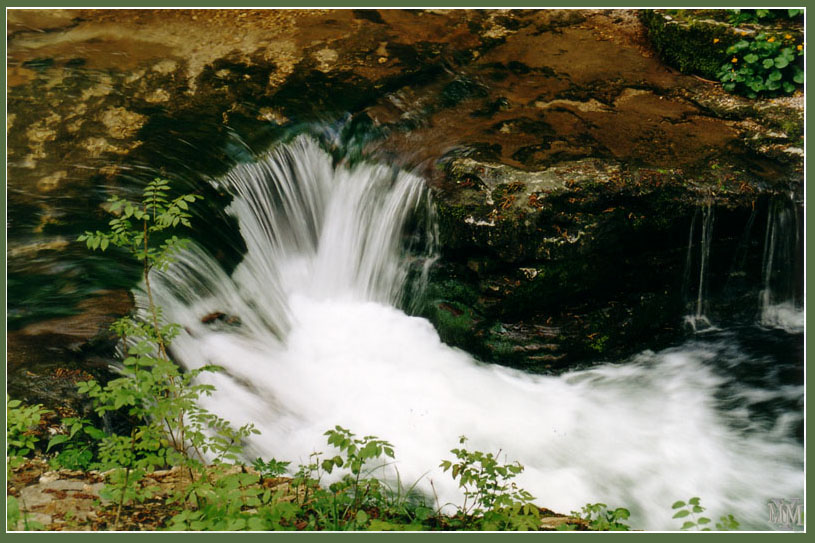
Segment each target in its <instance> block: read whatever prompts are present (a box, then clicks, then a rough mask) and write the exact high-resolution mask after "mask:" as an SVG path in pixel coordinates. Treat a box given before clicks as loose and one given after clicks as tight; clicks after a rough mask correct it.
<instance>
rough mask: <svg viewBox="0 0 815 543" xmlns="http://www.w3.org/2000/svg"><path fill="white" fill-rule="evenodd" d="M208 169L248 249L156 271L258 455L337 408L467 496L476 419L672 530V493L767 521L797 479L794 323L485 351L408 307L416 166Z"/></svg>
mask: <svg viewBox="0 0 815 543" xmlns="http://www.w3.org/2000/svg"><path fill="white" fill-rule="evenodd" d="M217 184H218V185H219V187H221V188H222V189H224V190H226V191H228V192H229V193H231V194H232V195H233V196H234V198H233V201H232V203H231V205H230V206H229V208H228V210H227V211H228V213H229V214H230V215H232V216H233V217H234V218H235V219H236V221H237V224H238V225H239V228H240V235H241V236H242V237H243V239H244V241H245V244H246V249H247V250H246V253H245V256H244V258H243V260H242V261H241V263H240V264H239V265H238V266H237V268H236V269H234V271H232V272H231V273H227V271H225V270H224V269H223V267H222V266H221V264H220V263H219V261H218V260H217V259H215V258H214V257H213V256H211V255H209V254H208V253H207V252H206V251H204V250H203V249H201V248H200V247H193V248H192V249H191V250H189V251H188V252H187V253H185V254H184V255H182V257H181V258H180V260H179V261H178V262H177V263H176V264H175V265H173V266H172V267H171V268H170V269H169V270H167V271H166V272H164V273H158V272H157V273H156V277H155V280H154V281H153V282H154V284H155V291H156V296H157V303H158V304H159V305H161V306H162V307H163V308H164V310H165V317H166V319H167V320H168V321H174V322H179V323H181V324H182V325H183V326H184V332H182V334H181V335H180V337H179V338H177V339H176V340H175V342H174V344H173V346H172V349H173V354H174V356H175V358H176V359H177V360H178V361H179V362H180V363H182V364H183V365H184V366H186V367H188V368H192V367H197V366H200V365H202V364H205V363H215V364H219V365H221V366H223V367H224V368H225V371H224V372H222V373H219V374H213V375H211V376H208V377H207V379H209V380H210V382H212V384H214V385H215V386H216V387H217V391H216V393H215V394H214V395H213V396H212V397H210V398H208V399H207V400H206V402H205V403H206V406H207V407H208V408H210V409H212V410H213V411H216V412H217V413H219V414H220V415H222V416H224V417H226V418H228V419H229V420H231V421H232V422H233V423H234V424H236V425H240V424H243V423H245V422H253V423H255V425H256V426H257V428H258V429H259V430H260V431H261V434H260V435H259V436H255V437H253V438H251V440H250V441H249V442H248V444H247V451H248V452H247V457H248V458H249V459H253V458H255V457H258V456H262V457H264V458H266V459H268V458H272V457H274V458H277V459H279V460H290V461H293V463H294V464H297V463H299V462H306V461H307V460H308V456H309V454H310V453H311V452H313V451H325V452H330V450H329V447H328V446H327V445H326V443H325V437H324V436H323V432H325V431H326V430H327V429H330V428H333V427H334V426H335V425H341V426H343V427H345V428H349V429H350V430H352V431H353V432H355V433H356V434H357V435H376V436H378V437H381V438H383V439H387V440H389V441H391V442H392V443H393V445H394V446H395V451H396V460H397V464H396V468H398V472H399V476H400V477H401V479H402V481H403V482H404V483H405V484H407V485H410V484H412V483H413V482H414V481H416V480H419V483H418V488H419V489H420V490H422V491H424V492H426V493H427V494H428V495H432V494H431V487H430V482H431V481H432V482H433V487H434V488H435V491H436V492H437V494H438V497H439V500H440V502H441V503H442V504H444V503H447V502H453V503H460V502H461V498H460V494H459V491H458V489H457V485H456V483H455V482H454V481H453V480H452V478H450V476H449V474H444V473H442V472H441V470H440V469H439V468H438V465H439V463H440V461H441V460H442V459H446V458H452V454H451V453H450V452H449V451H450V449H452V448H454V447H456V446H458V438H459V436H461V435H466V436H467V437H468V438H469V441H468V446H469V447H470V448H471V449H478V450H483V451H491V452H497V451H499V450H500V451H501V455H502V458H506V459H507V460H509V461H514V460H517V461H519V462H521V463H522V464H523V465H524V466H525V471H524V472H523V474H522V475H521V476H520V478H519V480H518V482H519V484H520V486H522V487H524V488H526V489H527V490H529V491H530V492H532V494H533V495H534V496H535V497H536V501H537V503H539V504H541V505H544V506H546V507H548V508H551V509H553V510H555V511H560V512H565V513H568V512H569V511H571V510H577V509H579V508H580V507H581V506H582V505H584V504H586V503H587V502H604V503H607V504H609V505H610V506H612V507H619V506H622V507H628V508H629V509H630V510H631V511H632V519H631V520H632V524H633V525H634V526H635V527H637V528H645V529H678V527H679V525H680V524H681V522H680V521H677V520H675V519H672V518H671V516H672V511H671V504H672V503H673V502H674V501H675V500H679V499H687V498H689V497H691V496H699V497H701V499H702V504H703V505H705V506H707V507H708V508H709V510H708V513H709V515H708V516H711V517H712V518H714V519H718V516H720V515H723V514H727V513H732V514H733V515H735V516H736V518H737V519H738V520H739V521H740V522H742V525H743V526H744V527H748V528H757V529H767V528H769V527H770V526H769V525H768V524H767V509H768V508H767V501H768V500H769V499H773V498H796V497H802V495H803V484H804V475H803V458H804V456H803V445H802V443H803V438H802V435H801V432H802V423H803V421H802V417H803V415H802V414H803V383H802V379H800V372H799V371H797V370H796V369H795V368H796V360H798V358H799V357H800V353H796V352H787V351H789V350H790V347H789V342H788V341H785V338H784V335H785V334H787V332H785V331H783V330H777V329H773V328H760V327H758V326H747V327H744V328H743V329H735V330H717V331H713V332H711V333H707V334H700V335H697V336H696V337H695V338H693V339H692V340H690V341H688V342H686V343H684V344H682V345H679V346H676V347H674V348H671V349H667V350H664V351H661V352H652V351H645V352H642V353H640V354H639V355H637V356H635V357H633V358H632V359H630V360H626V361H622V362H620V363H608V364H603V365H599V366H596V367H594V368H592V369H589V370H583V371H574V372H570V373H567V374H564V375H561V376H557V377H553V376H536V375H530V374H525V373H522V372H519V371H516V370H511V369H508V368H505V367H500V366H494V365H487V364H483V363H480V362H478V361H476V360H475V359H473V358H472V357H471V356H470V355H468V354H467V353H465V352H463V351H461V350H458V349H455V348H451V347H449V346H447V345H445V344H444V343H442V342H441V340H440V339H439V336H438V334H437V333H436V331H435V329H434V328H433V326H432V325H431V324H430V322H428V321H427V320H425V319H422V318H418V317H415V316H411V315H410V305H409V303H408V300H410V299H413V298H414V297H415V296H417V294H416V293H417V292H418V290H420V289H421V286H422V284H423V281H424V275H425V271H426V269H427V266H428V265H429V264H430V263H431V261H432V259H433V258H434V236H433V232H434V225H433V223H432V214H431V213H430V212H429V206H428V195H427V193H426V191H425V189H424V183H423V181H422V179H420V178H419V177H417V176H415V175H412V174H410V173H407V172H403V171H396V170H394V169H392V168H388V167H385V166H382V165H375V164H369V163H359V164H357V165H355V166H347V165H344V164H342V163H340V164H337V165H335V163H334V161H333V160H332V158H331V157H330V156H329V155H328V154H327V153H325V152H324V151H323V150H322V149H321V148H320V147H319V146H318V145H317V144H316V143H315V142H314V141H313V140H311V139H309V138H307V137H302V136H301V137H299V138H297V139H295V140H294V141H293V142H292V143H290V144H287V145H284V146H279V147H277V148H276V149H275V150H273V151H272V152H271V153H270V154H268V155H266V156H264V157H263V158H261V159H259V160H258V161H257V162H255V163H251V164H245V165H240V166H238V167H236V168H234V169H233V170H232V171H231V172H230V173H229V174H228V175H227V176H226V177H224V178H223V179H220V180H218V181H217ZM706 217H707V216H706ZM700 293H701V288H700ZM700 296H701V294H700ZM142 302H143V301H142ZM216 313H217V314H219V315H223V317H222V318H220V319H216V322H208V323H204V322H202V317H204V316H206V315H212V314H216ZM204 320H210V321H211V320H212V319H204ZM785 345H786V347H785ZM776 347H777V348H776ZM784 349H787V351H785V350H784ZM793 350H794V349H793ZM799 369H800V368H799ZM387 469H388V470H390V471H389V472H385V473H383V476H386V477H394V476H395V475H394V471H393V470H394V468H393V466H391V467H389V468H387Z"/></svg>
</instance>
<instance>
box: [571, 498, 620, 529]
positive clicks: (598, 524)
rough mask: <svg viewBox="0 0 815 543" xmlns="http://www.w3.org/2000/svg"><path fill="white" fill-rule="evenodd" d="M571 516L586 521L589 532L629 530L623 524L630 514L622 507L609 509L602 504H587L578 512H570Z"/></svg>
mask: <svg viewBox="0 0 815 543" xmlns="http://www.w3.org/2000/svg"><path fill="white" fill-rule="evenodd" d="M572 515H574V516H575V517H577V518H580V519H582V520H584V521H586V524H587V525H588V527H589V529H590V530H596V531H602V532H608V531H611V532H625V531H628V530H630V529H631V527H630V526H629V525H628V524H626V523H625V522H623V521H625V520H628V518H629V517H630V516H631V513H630V511H629V510H628V509H625V508H623V507H617V508H616V509H609V508H608V506H607V505H606V504H604V503H587V504H586V505H584V506H583V508H582V509H581V510H580V512H577V511H572Z"/></svg>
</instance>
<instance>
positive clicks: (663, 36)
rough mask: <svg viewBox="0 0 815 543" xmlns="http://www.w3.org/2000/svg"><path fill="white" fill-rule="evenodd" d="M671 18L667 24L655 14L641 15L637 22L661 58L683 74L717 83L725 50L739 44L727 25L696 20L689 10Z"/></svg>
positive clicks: (647, 11)
mask: <svg viewBox="0 0 815 543" xmlns="http://www.w3.org/2000/svg"><path fill="white" fill-rule="evenodd" d="M671 17H672V19H671V20H668V19H666V17H665V14H663V13H662V12H660V11H655V10H641V11H640V20H642V22H643V24H644V25H645V28H646V29H647V31H648V37H649V38H650V39H651V43H652V44H653V45H654V48H655V49H656V50H657V53H659V56H660V58H661V59H662V60H663V61H664V62H666V63H667V64H669V65H671V66H674V67H676V68H678V69H679V70H680V71H681V72H682V73H691V74H698V75H700V76H702V77H706V78H708V79H715V80H718V77H717V76H716V74H717V73H718V71H719V68H721V66H722V64H723V63H724V62H726V61H727V57H728V55H727V48H728V47H730V46H731V45H733V44H734V43H736V41H738V38H737V36H736V34H735V32H734V31H733V30H732V28H731V27H730V26H729V25H727V24H721V23H716V22H713V21H710V20H697V19H695V18H694V16H693V15H692V14H691V13H689V12H688V10H676V12H675V13H674V14H673V15H672V16H671ZM714 41H715V43H714Z"/></svg>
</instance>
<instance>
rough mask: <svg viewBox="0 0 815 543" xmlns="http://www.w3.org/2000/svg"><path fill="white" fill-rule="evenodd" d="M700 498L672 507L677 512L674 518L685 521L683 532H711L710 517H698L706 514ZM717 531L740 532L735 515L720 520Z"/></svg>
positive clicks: (681, 502)
mask: <svg viewBox="0 0 815 543" xmlns="http://www.w3.org/2000/svg"><path fill="white" fill-rule="evenodd" d="M699 502H700V499H699V498H698V497H693V498H691V499H689V500H688V501H687V502H684V501H682V500H679V501H676V502H674V504H673V505H672V506H671V508H672V509H674V510H675V511H676V513H674V516H673V518H675V519H685V521H684V522H683V524H682V527H681V528H680V529H681V530H697V531H703V532H709V531H710V526H709V525H710V522H711V521H710V519H709V518H708V517H702V516H697V515H701V514H702V513H704V512H705V508H704V507H702V506H701V504H700V503H699ZM716 529H717V530H719V531H727V530H738V529H739V522H738V521H737V520H736V519H735V518H734V517H733V515H727V516H723V517H721V518H720V520H719V522H717V523H716Z"/></svg>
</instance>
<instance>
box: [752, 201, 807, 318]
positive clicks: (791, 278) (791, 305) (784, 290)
mask: <svg viewBox="0 0 815 543" xmlns="http://www.w3.org/2000/svg"><path fill="white" fill-rule="evenodd" d="M800 231H801V222H800V215H799V213H798V206H797V205H796V204H795V202H794V200H793V198H792V195H790V197H789V198H783V197H782V198H774V199H773V200H771V201H770V203H769V207H768V211H767V228H766V230H765V235H764V255H763V258H762V264H761V270H762V282H763V289H762V290H761V293H760V294H759V322H760V324H761V325H762V326H768V327H774V328H780V329H783V330H786V331H788V332H790V333H801V332H803V331H804V306H803V299H802V296H801V292H800V288H799V284H798V275H797V269H798V268H799V266H798V265H797V264H798V262H797V258H798V255H799V254H800V252H801V251H800V249H801V247H800V245H801V236H800Z"/></svg>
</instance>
